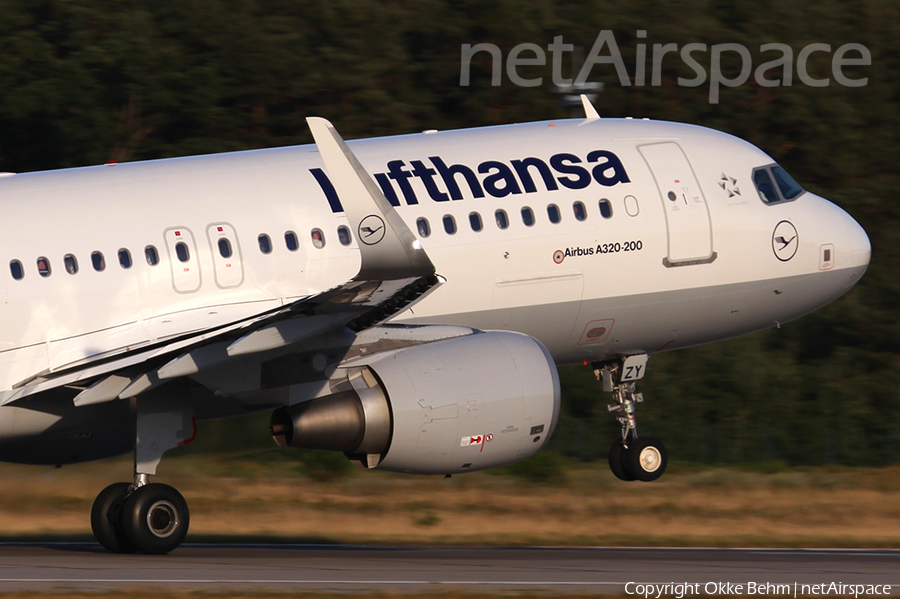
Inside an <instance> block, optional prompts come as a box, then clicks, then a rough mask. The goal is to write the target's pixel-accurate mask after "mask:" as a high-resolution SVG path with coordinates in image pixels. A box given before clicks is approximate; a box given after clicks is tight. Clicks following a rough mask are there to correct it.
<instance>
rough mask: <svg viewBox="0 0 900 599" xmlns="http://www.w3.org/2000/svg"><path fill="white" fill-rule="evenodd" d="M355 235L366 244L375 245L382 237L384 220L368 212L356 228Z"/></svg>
mask: <svg viewBox="0 0 900 599" xmlns="http://www.w3.org/2000/svg"><path fill="white" fill-rule="evenodd" d="M356 232H357V237H358V238H359V240H360V241H362V242H363V243H364V244H366V245H375V244H376V243H378V242H379V241H381V240H382V239H384V221H383V220H382V219H381V217H380V216H378V215H376V214H370V215H369V216H367V217H365V218H364V219H362V220H361V221H359V226H358V227H357V228H356Z"/></svg>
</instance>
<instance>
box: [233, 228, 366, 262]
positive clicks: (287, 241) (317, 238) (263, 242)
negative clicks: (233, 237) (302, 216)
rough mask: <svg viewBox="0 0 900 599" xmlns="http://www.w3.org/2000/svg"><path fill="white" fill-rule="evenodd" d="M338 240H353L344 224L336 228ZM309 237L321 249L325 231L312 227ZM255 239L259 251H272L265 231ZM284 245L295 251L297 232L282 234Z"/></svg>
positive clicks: (342, 242) (298, 242) (267, 252)
mask: <svg viewBox="0 0 900 599" xmlns="http://www.w3.org/2000/svg"><path fill="white" fill-rule="evenodd" d="M337 235H338V241H339V242H340V244H341V245H343V246H347V245H350V243H351V242H352V241H353V238H352V237H351V236H350V229H348V228H347V227H346V226H344V225H341V226H340V227H338V228H337ZM309 236H310V239H311V240H312V244H313V247H315V248H317V249H322V248H323V247H325V233H324V232H323V231H322V229H313V230H312V231H310V233H309ZM222 241H227V239H220V240H219V242H220V243H221V242H222ZM256 241H257V242H258V243H259V251H261V252H262V253H263V254H271V253H272V240H271V239H270V238H269V236H268V235H266V234H265V233H260V235H259V237H257V238H256ZM284 245H285V246H286V247H287V249H288V250H289V251H291V252H296V251H297V250H298V249H300V241H299V240H298V239H297V234H296V233H294V232H293V231H287V232H286V233H285V234H284ZM219 253H220V254H221V253H222V248H221V247H220V248H219ZM230 256H231V254H229V255H228V256H226V255H225V254H222V257H223V258H228V257H230Z"/></svg>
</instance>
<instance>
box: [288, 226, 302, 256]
mask: <svg viewBox="0 0 900 599" xmlns="http://www.w3.org/2000/svg"><path fill="white" fill-rule="evenodd" d="M284 245H285V246H286V247H287V249H288V251H291V252H296V251H297V250H298V249H300V241H299V240H298V239H297V234H296V233H294V232H293V231H288V232H287V233H285V234H284Z"/></svg>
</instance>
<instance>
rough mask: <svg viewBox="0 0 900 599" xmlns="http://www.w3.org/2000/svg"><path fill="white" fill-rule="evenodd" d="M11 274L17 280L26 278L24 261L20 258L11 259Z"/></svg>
mask: <svg viewBox="0 0 900 599" xmlns="http://www.w3.org/2000/svg"><path fill="white" fill-rule="evenodd" d="M9 274H11V275H12V278H14V279H15V280H17V281H21V280H22V279H24V278H25V269H24V268H22V263H21V262H19V261H18V260H10V262H9Z"/></svg>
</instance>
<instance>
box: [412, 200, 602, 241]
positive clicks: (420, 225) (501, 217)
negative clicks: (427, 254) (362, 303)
mask: <svg viewBox="0 0 900 599" xmlns="http://www.w3.org/2000/svg"><path fill="white" fill-rule="evenodd" d="M598 205H599V207H600V215H601V216H602V217H603V218H612V204H611V203H610V201H609V200H606V199H603V200H600V202H599V203H598ZM572 212H573V213H574V214H575V220H578V221H583V220H587V217H588V214H587V208H586V207H585V205H584V203H583V202H574V203H573V204H572ZM521 214H522V223H523V224H524V225H525V226H526V227H532V226H534V223H535V222H536V221H535V217H534V211H533V210H532V209H531V208H529V207H528V206H524V207H523V208H522V210H521ZM547 218H548V219H549V220H550V222H551V223H553V224H559V223H560V222H562V212H561V211H560V209H559V206H557V205H556V204H550V205H548V206H547ZM494 221H495V222H496V223H497V228H498V229H507V228H509V216H508V215H507V214H506V210H502V209H501V210H497V211H496V212H494ZM443 223H444V231H445V232H446V233H447V234H448V235H453V234H454V233H456V231H457V229H456V219H455V218H453V216H452V215H450V214H446V215H444V217H443ZM469 226H471V227H472V230H473V231H475V232H476V233H477V232H478V231H481V230H482V229H483V228H484V224H483V223H482V221H481V214H480V213H478V212H472V213H470V214H469ZM416 228H417V229H418V231H419V235H420V236H422V237H428V236H429V235H431V225H430V224H429V222H428V219H427V218H425V217H421V218H419V219H418V220H417V221H416Z"/></svg>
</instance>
